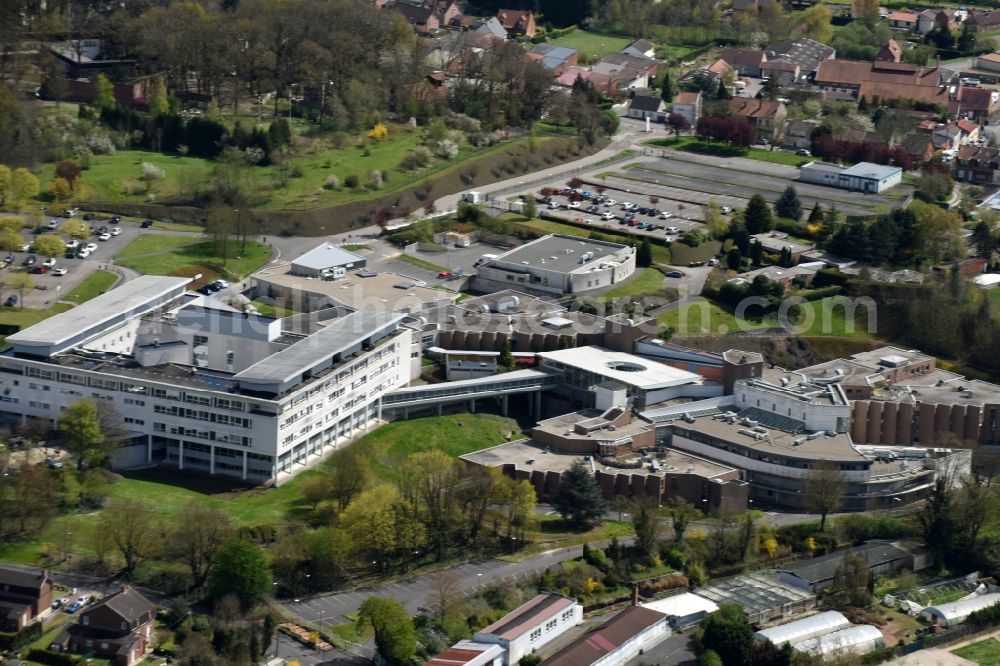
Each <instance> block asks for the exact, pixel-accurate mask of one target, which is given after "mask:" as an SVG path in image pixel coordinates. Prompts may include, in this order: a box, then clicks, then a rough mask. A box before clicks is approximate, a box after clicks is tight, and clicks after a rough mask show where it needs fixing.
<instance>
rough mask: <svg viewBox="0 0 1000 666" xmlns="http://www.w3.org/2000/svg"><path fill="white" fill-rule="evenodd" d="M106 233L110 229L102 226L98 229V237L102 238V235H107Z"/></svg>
mask: <svg viewBox="0 0 1000 666" xmlns="http://www.w3.org/2000/svg"><path fill="white" fill-rule="evenodd" d="M106 233H108V228H107V227H106V226H104V225H101V226H99V227H97V235H98V236H100V235H101V234H106Z"/></svg>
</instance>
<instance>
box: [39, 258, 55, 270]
mask: <svg viewBox="0 0 1000 666" xmlns="http://www.w3.org/2000/svg"><path fill="white" fill-rule="evenodd" d="M55 265H56V260H55V259H53V258H52V257H49V258H48V259H46V260H45V261H43V262H42V266H45V267H46V268H52V267H53V266H55Z"/></svg>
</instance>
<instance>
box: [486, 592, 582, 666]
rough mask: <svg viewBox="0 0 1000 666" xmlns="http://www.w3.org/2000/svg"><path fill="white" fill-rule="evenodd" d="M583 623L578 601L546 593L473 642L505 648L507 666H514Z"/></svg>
mask: <svg viewBox="0 0 1000 666" xmlns="http://www.w3.org/2000/svg"><path fill="white" fill-rule="evenodd" d="M582 620H583V606H581V605H580V604H578V603H577V602H576V599H573V598H572V597H567V596H564V595H562V594H557V593H555V592H543V593H541V594H539V595H537V596H535V597H534V598H533V599H531V600H530V601H528V602H526V603H524V604H521V605H520V606H518V607H517V608H515V609H514V610H512V611H511V612H509V613H507V614H506V615H504V616H503V617H502V618H500V619H499V620H497V621H496V622H494V623H493V624H491V625H489V626H488V627H486V628H484V629H482V630H480V631H477V632H476V634H475V636H474V637H473V640H475V641H476V642H477V643H496V644H497V645H500V646H501V647H503V648H505V649H506V654H505V655H504V666H513V665H514V664H517V663H518V662H519V661H520V660H521V657H523V656H525V655H527V654H531V653H532V652H534V651H535V650H537V649H539V648H541V647H542V646H543V645H545V644H546V643H548V642H550V641H552V640H554V639H556V638H558V637H559V636H561V635H563V634H564V633H566V632H567V631H569V630H570V629H572V628H573V627H575V626H576V625H578V624H580V622H581V621H582Z"/></svg>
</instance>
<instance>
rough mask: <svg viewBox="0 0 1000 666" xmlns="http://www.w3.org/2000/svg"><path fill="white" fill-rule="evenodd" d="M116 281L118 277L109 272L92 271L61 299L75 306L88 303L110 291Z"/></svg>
mask: <svg viewBox="0 0 1000 666" xmlns="http://www.w3.org/2000/svg"><path fill="white" fill-rule="evenodd" d="M117 279H118V276H117V275H115V274H114V273H112V272H111V271H94V272H93V273H91V274H90V275H88V276H87V277H86V278H85V279H84V280H83V282H81V283H80V284H78V285H76V287H75V288H74V289H73V290H72V291H70V292H69V293H68V294H66V295H65V296H63V299H65V300H67V301H73V302H74V303H77V304H80V303H83V302H86V301H89V300H90V299H92V298H95V297H97V296H100V295H101V294H103V293H104V292H106V291H107V290H108V289H110V288H111V285H113V284H114V283H115V280H117Z"/></svg>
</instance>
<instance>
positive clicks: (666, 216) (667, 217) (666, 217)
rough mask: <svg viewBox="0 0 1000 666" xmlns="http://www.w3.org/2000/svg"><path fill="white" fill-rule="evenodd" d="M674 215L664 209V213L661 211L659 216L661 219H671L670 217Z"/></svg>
mask: <svg viewBox="0 0 1000 666" xmlns="http://www.w3.org/2000/svg"><path fill="white" fill-rule="evenodd" d="M672 217H673V215H672V214H670V213H668V212H667V211H663V212H662V213H660V215H659V218H660V219H661V220H669V219H670V218H672Z"/></svg>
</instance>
